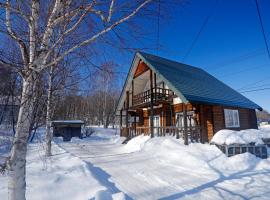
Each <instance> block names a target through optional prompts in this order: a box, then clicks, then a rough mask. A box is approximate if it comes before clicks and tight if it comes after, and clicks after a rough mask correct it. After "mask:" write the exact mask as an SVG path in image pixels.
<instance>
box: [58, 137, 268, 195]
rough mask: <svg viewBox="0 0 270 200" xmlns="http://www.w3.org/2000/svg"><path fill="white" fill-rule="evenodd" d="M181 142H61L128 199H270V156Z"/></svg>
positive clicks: (102, 183)
mask: <svg viewBox="0 0 270 200" xmlns="http://www.w3.org/2000/svg"><path fill="white" fill-rule="evenodd" d="M179 143H180V141H179V140H175V139H173V138H156V139H152V140H151V141H150V140H149V141H147V142H146V143H145V144H144V147H143V148H142V149H141V150H140V151H135V152H130V149H128V148H126V147H125V146H124V145H122V144H121V143H120V142H115V141H111V140H106V139H104V140H99V139H97V140H89V141H85V142H81V141H80V142H79V141H78V142H76V141H75V142H73V143H59V145H60V146H61V147H62V148H63V149H65V150H66V151H68V152H70V153H71V154H72V155H74V156H76V157H78V158H80V159H82V160H83V161H84V162H85V163H87V165H88V169H89V170H90V171H91V172H92V174H93V175H94V176H95V178H96V180H98V182H99V183H100V184H101V185H103V186H104V187H106V188H107V189H108V190H110V192H112V193H118V192H120V191H122V192H123V193H125V195H126V197H127V199H180V198H181V199H182V198H184V199H194V198H197V199H270V160H269V159H268V160H261V159H257V158H255V157H254V156H252V155H250V154H242V155H239V156H235V157H232V158H226V157H225V156H224V155H223V154H221V153H220V151H219V150H218V149H217V148H215V147H214V146H210V145H201V144H194V145H190V146H189V147H186V146H184V145H180V144H179Z"/></svg>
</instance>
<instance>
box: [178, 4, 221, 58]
mask: <svg viewBox="0 0 270 200" xmlns="http://www.w3.org/2000/svg"><path fill="white" fill-rule="evenodd" d="M217 3H218V0H216V1H215V4H214V6H213V8H212V9H211V11H210V12H209V13H208V15H207V17H206V18H205V20H204V22H203V24H202V26H201V28H200V29H199V32H198V33H197V35H196V37H195V38H194V40H193V41H192V43H191V45H190V47H189V49H188V51H187V52H186V54H185V55H184V57H183V59H182V62H184V61H185V60H186V58H187V57H188V56H189V54H190V52H191V51H192V49H193V47H194V46H195V44H196V42H197V40H198V39H199V37H200V35H201V33H202V32H203V29H204V28H205V26H206V25H207V23H208V21H209V19H210V18H211V16H212V15H213V13H214V10H215V8H216V7H217Z"/></svg>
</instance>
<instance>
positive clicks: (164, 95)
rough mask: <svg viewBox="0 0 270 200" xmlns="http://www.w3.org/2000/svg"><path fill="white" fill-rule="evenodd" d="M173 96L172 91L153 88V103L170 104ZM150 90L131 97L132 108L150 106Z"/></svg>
mask: <svg viewBox="0 0 270 200" xmlns="http://www.w3.org/2000/svg"><path fill="white" fill-rule="evenodd" d="M174 97H175V94H174V92H173V91H172V90H169V89H164V88H153V103H154V104H155V105H156V104H159V103H172V101H173V98H174ZM150 102H151V90H146V91H144V92H142V93H139V94H136V95H134V96H133V99H132V103H133V105H132V106H133V107H140V106H141V107H144V106H148V105H150Z"/></svg>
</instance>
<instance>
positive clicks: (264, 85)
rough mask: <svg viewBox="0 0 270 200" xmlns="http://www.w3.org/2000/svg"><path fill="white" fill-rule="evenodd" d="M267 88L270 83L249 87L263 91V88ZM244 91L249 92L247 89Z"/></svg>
mask: <svg viewBox="0 0 270 200" xmlns="http://www.w3.org/2000/svg"><path fill="white" fill-rule="evenodd" d="M266 86H270V83H267V84H263V85H258V86H252V87H249V89H261V88H264V87H266ZM244 90H247V89H244Z"/></svg>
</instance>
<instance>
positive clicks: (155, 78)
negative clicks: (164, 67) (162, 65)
mask: <svg viewBox="0 0 270 200" xmlns="http://www.w3.org/2000/svg"><path fill="white" fill-rule="evenodd" d="M154 89H155V93H154V95H155V96H154V99H155V101H156V100H157V75H156V73H154Z"/></svg>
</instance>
